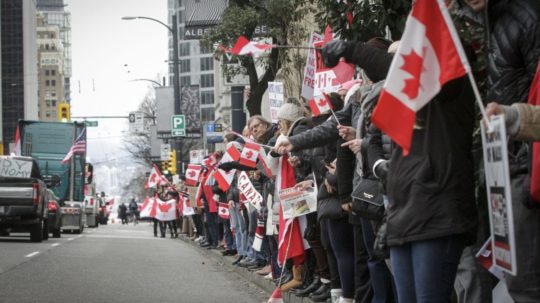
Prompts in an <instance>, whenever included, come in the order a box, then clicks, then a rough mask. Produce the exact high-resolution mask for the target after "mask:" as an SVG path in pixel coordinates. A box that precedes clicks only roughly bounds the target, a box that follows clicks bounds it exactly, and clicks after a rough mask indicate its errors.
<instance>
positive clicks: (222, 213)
mask: <svg viewBox="0 0 540 303" xmlns="http://www.w3.org/2000/svg"><path fill="white" fill-rule="evenodd" d="M218 215H219V217H220V218H222V219H225V220H228V219H229V217H230V215H229V205H228V204H227V203H218Z"/></svg>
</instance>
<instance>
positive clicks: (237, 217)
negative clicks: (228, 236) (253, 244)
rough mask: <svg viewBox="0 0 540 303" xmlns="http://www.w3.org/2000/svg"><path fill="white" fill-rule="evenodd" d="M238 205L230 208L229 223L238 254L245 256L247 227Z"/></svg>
mask: <svg viewBox="0 0 540 303" xmlns="http://www.w3.org/2000/svg"><path fill="white" fill-rule="evenodd" d="M239 207H240V206H239V205H235V206H234V207H232V209H231V223H232V225H233V228H234V240H235V242H236V250H237V251H238V255H240V256H244V257H247V255H248V253H247V249H246V248H247V227H246V222H245V221H244V217H243V216H242V213H241V210H240V208H239Z"/></svg>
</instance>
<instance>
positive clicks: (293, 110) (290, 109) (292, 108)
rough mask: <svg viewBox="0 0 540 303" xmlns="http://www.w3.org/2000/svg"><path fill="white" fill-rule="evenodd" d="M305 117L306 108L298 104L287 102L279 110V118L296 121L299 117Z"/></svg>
mask: <svg viewBox="0 0 540 303" xmlns="http://www.w3.org/2000/svg"><path fill="white" fill-rule="evenodd" d="M303 117H304V109H303V108H302V107H300V106H298V105H295V104H292V103H285V104H283V105H281V107H280V108H279V110H278V112H277V118H278V119H282V120H287V121H290V122H294V121H296V120H297V119H299V118H303Z"/></svg>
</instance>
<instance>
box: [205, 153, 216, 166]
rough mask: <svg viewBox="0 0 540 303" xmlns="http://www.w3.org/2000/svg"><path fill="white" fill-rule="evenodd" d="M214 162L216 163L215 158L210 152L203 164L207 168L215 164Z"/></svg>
mask: <svg viewBox="0 0 540 303" xmlns="http://www.w3.org/2000/svg"><path fill="white" fill-rule="evenodd" d="M216 164H217V159H216V156H215V155H214V154H211V155H210V156H208V158H206V159H205V160H204V161H203V165H204V166H206V167H208V168H211V167H214V165H216Z"/></svg>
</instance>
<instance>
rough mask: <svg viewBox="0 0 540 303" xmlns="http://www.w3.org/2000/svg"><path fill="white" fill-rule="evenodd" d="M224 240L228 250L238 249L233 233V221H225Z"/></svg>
mask: <svg viewBox="0 0 540 303" xmlns="http://www.w3.org/2000/svg"><path fill="white" fill-rule="evenodd" d="M223 238H225V245H226V246H227V250H233V249H236V244H235V243H234V239H233V235H232V232H231V221H230V220H223Z"/></svg>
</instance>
